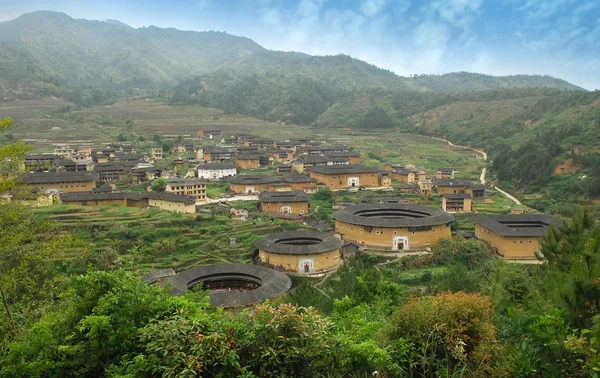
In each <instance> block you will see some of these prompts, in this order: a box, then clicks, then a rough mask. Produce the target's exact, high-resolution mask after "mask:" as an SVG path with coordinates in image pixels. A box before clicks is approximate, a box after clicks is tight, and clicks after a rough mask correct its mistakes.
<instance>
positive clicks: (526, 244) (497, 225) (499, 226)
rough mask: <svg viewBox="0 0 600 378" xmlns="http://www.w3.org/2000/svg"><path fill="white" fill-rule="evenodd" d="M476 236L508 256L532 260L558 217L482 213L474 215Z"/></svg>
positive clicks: (558, 221) (504, 255)
mask: <svg viewBox="0 0 600 378" xmlns="http://www.w3.org/2000/svg"><path fill="white" fill-rule="evenodd" d="M473 220H474V221H475V237H477V238H478V239H481V240H483V241H485V242H487V243H488V244H489V245H490V246H492V247H493V248H494V249H495V250H497V251H498V254H500V255H502V256H503V257H504V258H510V259H533V258H536V254H537V252H538V251H539V249H540V241H541V238H542V236H544V235H545V234H546V233H547V232H548V227H550V226H552V225H558V224H559V223H560V220H559V219H558V218H554V217H551V216H548V215H545V214H521V215H482V216H477V217H473Z"/></svg>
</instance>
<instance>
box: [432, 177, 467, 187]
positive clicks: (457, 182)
mask: <svg viewBox="0 0 600 378" xmlns="http://www.w3.org/2000/svg"><path fill="white" fill-rule="evenodd" d="M433 183H434V184H435V185H437V186H464V187H468V188H470V187H471V186H473V185H474V184H473V182H472V181H469V180H462V179H435V180H433Z"/></svg>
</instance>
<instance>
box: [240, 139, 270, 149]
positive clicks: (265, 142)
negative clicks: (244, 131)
mask: <svg viewBox="0 0 600 378" xmlns="http://www.w3.org/2000/svg"><path fill="white" fill-rule="evenodd" d="M244 144H245V145H246V146H247V147H257V148H261V149H266V148H275V140H273V139H263V138H260V139H259V138H256V139H253V140H248V141H245V142H244Z"/></svg>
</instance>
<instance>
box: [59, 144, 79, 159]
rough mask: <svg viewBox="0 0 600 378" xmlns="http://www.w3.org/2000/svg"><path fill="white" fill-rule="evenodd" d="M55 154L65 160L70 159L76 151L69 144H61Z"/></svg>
mask: <svg viewBox="0 0 600 378" xmlns="http://www.w3.org/2000/svg"><path fill="white" fill-rule="evenodd" d="M54 154H55V155H57V156H60V157H62V158H63V159H70V158H71V157H72V156H73V155H75V154H76V152H75V149H74V148H73V147H71V146H69V145H68V144H61V145H58V146H57V147H56V148H55V149H54Z"/></svg>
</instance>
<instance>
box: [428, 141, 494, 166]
mask: <svg viewBox="0 0 600 378" xmlns="http://www.w3.org/2000/svg"><path fill="white" fill-rule="evenodd" d="M430 138H431V139H435V140H440V141H442V142H446V143H448V144H449V145H451V146H452V147H459V148H465V149H467V150H472V151H475V152H477V153H478V154H481V156H482V157H483V160H485V161H487V158H488V156H487V153H485V152H483V151H479V150H476V149H475V148H473V147H467V146H459V145H458V144H454V143H452V142H450V141H449V140H446V139H442V138H436V137H430Z"/></svg>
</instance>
